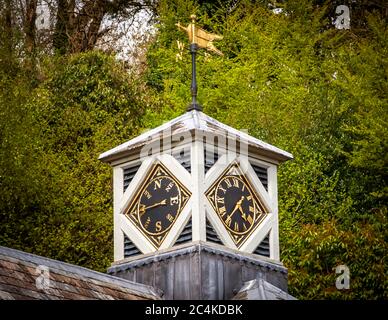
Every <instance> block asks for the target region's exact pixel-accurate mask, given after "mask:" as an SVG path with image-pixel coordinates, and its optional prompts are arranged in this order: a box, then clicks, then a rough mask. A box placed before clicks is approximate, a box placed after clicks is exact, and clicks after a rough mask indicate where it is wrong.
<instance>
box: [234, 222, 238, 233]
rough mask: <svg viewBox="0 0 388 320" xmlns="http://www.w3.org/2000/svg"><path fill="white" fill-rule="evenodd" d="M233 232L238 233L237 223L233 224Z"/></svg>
mask: <svg viewBox="0 0 388 320" xmlns="http://www.w3.org/2000/svg"><path fill="white" fill-rule="evenodd" d="M234 231H236V232H239V227H238V223H237V222H235V223H234Z"/></svg>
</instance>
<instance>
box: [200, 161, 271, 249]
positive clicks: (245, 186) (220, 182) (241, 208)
mask: <svg viewBox="0 0 388 320" xmlns="http://www.w3.org/2000/svg"><path fill="white" fill-rule="evenodd" d="M206 196H207V198H208V200H209V201H210V203H211V205H212V207H213V209H214V210H215V212H216V214H217V215H218V217H219V219H221V221H222V223H223V225H224V227H225V228H226V231H227V232H228V233H229V235H230V236H231V238H232V239H233V242H234V243H235V244H236V246H237V247H238V248H239V247H240V246H241V245H242V244H243V243H244V241H245V240H246V239H247V238H248V237H249V236H250V235H251V234H252V232H253V231H254V230H255V229H256V227H257V226H258V225H259V224H260V222H261V221H262V220H263V219H264V217H265V215H266V214H267V209H266V208H265V207H264V205H263V204H262V202H261V201H260V198H259V196H258V195H257V193H256V192H254V188H253V187H252V186H251V185H250V183H249V181H248V179H247V178H246V177H245V176H244V175H243V173H242V171H241V169H240V168H239V166H238V164H237V163H234V164H232V165H231V166H230V167H229V168H228V169H227V170H226V171H225V172H224V173H223V174H222V175H221V177H219V178H218V179H217V181H216V182H215V183H213V185H212V186H211V187H210V188H209V190H208V191H207V192H206Z"/></svg>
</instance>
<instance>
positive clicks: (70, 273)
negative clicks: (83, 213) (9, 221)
mask: <svg viewBox="0 0 388 320" xmlns="http://www.w3.org/2000/svg"><path fill="white" fill-rule="evenodd" d="M0 299H7V300H12V299H15V300H21V299H23V300H36V299H38V300H159V299H161V291H160V290H157V289H155V288H153V287H150V286H146V285H143V284H140V283H135V282H132V281H128V280H125V279H121V278H118V277H114V276H111V275H108V274H104V273H101V272H97V271H93V270H90V269H86V268H83V267H79V266H76V265H72V264H69V263H65V262H61V261H57V260H52V259H48V258H44V257H40V256H37V255H34V254H30V253H26V252H22V251H19V250H15V249H10V248H6V247H1V246H0Z"/></svg>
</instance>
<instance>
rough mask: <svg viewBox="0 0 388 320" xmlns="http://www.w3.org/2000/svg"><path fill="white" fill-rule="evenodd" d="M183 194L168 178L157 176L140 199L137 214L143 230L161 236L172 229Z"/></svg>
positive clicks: (149, 183)
mask: <svg viewBox="0 0 388 320" xmlns="http://www.w3.org/2000/svg"><path fill="white" fill-rule="evenodd" d="M181 201H182V199H181V192H180V189H179V187H178V186H177V184H176V182H175V181H174V180H173V179H172V178H171V177H168V176H157V177H155V178H153V179H152V180H151V181H149V182H148V184H147V185H146V187H145V188H144V190H143V192H142V193H141V196H140V198H139V202H138V206H137V214H138V219H139V222H140V226H141V227H142V229H143V230H144V231H145V232H146V233H147V234H150V235H160V234H163V233H165V232H166V231H167V230H169V229H170V227H171V226H172V224H173V222H174V220H175V219H176V218H177V215H178V212H179V210H180V206H181Z"/></svg>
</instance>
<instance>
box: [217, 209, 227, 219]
mask: <svg viewBox="0 0 388 320" xmlns="http://www.w3.org/2000/svg"><path fill="white" fill-rule="evenodd" d="M218 213H219V215H220V216H221V218H223V217H224V215H225V214H226V208H225V207H221V208H219V209H218Z"/></svg>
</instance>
